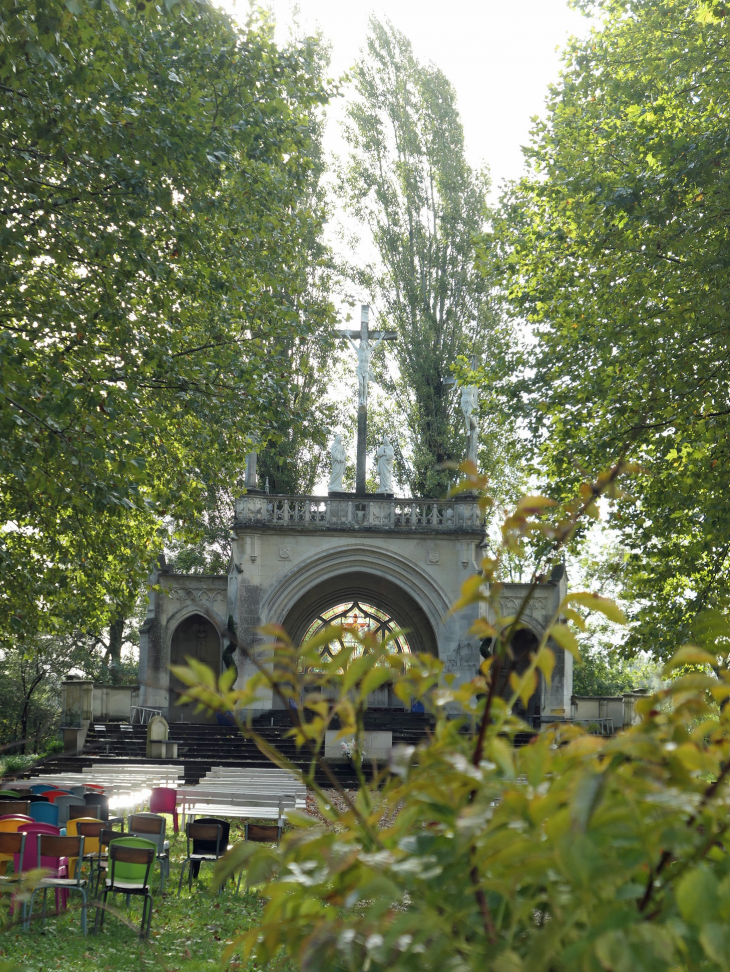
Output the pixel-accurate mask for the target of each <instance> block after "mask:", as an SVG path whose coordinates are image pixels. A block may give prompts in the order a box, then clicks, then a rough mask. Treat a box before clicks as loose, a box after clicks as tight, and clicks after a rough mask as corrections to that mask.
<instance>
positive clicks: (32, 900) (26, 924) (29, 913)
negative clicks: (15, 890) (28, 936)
mask: <svg viewBox="0 0 730 972" xmlns="http://www.w3.org/2000/svg"><path fill="white" fill-rule="evenodd" d="M36 894H38V888H36V889H35V891H34V892H33V893H32V894H31V896H30V903H29V904H28V911H27V915H26V918H25V921H24V922H23V927H24V928H25V929H26V930H27V931H30V919H31V918H32V917H33V905H34V904H35V896H36Z"/></svg>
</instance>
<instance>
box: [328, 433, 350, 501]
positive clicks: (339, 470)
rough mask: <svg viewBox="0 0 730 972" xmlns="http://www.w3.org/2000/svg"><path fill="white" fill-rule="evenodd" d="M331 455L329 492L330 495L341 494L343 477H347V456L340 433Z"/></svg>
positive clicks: (333, 444)
mask: <svg viewBox="0 0 730 972" xmlns="http://www.w3.org/2000/svg"><path fill="white" fill-rule="evenodd" d="M330 455H331V456H332V472H331V473H330V484H329V491H330V493H340V492H342V477H343V476H344V475H345V463H346V462H347V454H346V452H345V447H344V446H343V444H342V436H341V435H340V433H339V432H338V433H337V435H336V436H335V441H334V442H333V443H332V448H331V449H330Z"/></svg>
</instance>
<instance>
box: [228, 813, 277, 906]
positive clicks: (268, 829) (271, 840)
mask: <svg viewBox="0 0 730 972" xmlns="http://www.w3.org/2000/svg"><path fill="white" fill-rule="evenodd" d="M281 829H282V828H281V824H250V823H247V824H246V826H245V828H244V832H243V839H244V840H252V841H255V842H256V843H258V844H278V843H279V841H280V840H281ZM242 877H243V870H241V871H240V872H239V874H238V884H237V885H236V894H238V892H239V890H240V888H241V878H242Z"/></svg>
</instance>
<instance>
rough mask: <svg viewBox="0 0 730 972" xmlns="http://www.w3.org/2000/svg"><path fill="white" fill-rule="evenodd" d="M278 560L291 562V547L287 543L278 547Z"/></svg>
mask: <svg viewBox="0 0 730 972" xmlns="http://www.w3.org/2000/svg"><path fill="white" fill-rule="evenodd" d="M279 560H291V547H290V546H289V544H288V543H283V544H281V546H280V547H279Z"/></svg>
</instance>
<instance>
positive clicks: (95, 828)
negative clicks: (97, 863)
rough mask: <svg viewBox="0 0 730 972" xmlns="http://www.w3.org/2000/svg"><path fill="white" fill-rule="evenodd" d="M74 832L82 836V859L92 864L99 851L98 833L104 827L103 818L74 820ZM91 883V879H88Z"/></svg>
mask: <svg viewBox="0 0 730 972" xmlns="http://www.w3.org/2000/svg"><path fill="white" fill-rule="evenodd" d="M74 822H75V824H76V833H77V834H78V836H79V837H83V838H84V860H85V861H89V862H90V863H91V866H92V870H93V866H94V859H95V858H96V856H97V855H98V853H99V846H100V845H99V835H100V834H101V832H102V830H104V829H105V828H106V824H105V823H104V821H103V820H76V821H74ZM89 884H91V879H89Z"/></svg>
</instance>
